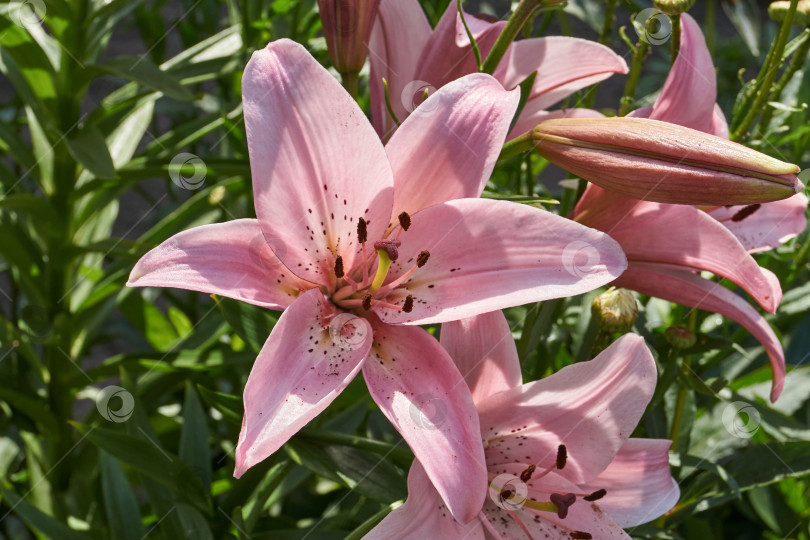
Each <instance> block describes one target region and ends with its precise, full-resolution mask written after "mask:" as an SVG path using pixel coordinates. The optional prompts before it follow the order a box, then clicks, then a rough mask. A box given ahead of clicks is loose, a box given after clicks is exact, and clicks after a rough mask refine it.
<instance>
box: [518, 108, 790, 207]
mask: <svg viewBox="0 0 810 540" xmlns="http://www.w3.org/2000/svg"><path fill="white" fill-rule="evenodd" d="M532 141H533V143H534V145H535V148H536V149H537V152H538V153H539V154H540V155H541V156H543V157H544V158H546V159H548V160H549V161H551V162H552V163H554V164H555V165H559V166H560V167H562V168H563V169H565V170H567V171H569V172H571V173H573V174H575V175H577V176H579V177H581V178H583V179H585V180H588V181H590V182H592V183H594V184H596V185H597V186H599V187H601V188H604V189H607V190H610V191H615V192H617V193H620V194H622V195H625V196H627V197H632V198H634V199H642V200H645V201H651V202H662V203H671V204H692V205H717V206H719V205H727V204H756V203H765V202H771V201H778V200H781V199H786V198H788V197H791V196H792V195H794V194H796V193H798V192H799V191H801V190H802V189H803V188H804V185H803V184H802V183H801V182H800V181H799V179H798V178H797V177H796V173H798V172H799V167H797V166H796V165H792V164H790V163H785V162H783V161H779V160H778V159H775V158H772V157H770V156H768V155H765V154H763V153H761V152H757V151H756V150H752V149H750V148H748V147H745V146H743V145H741V144H737V143H735V142H731V141H729V140H726V139H723V138H721V137H716V136H714V135H709V134H708V133H703V132H702V131H697V130H694V129H690V128H686V127H683V126H679V125H677V124H670V123H669V122H660V121H658V120H650V119H647V118H559V119H554V120H547V121H545V122H541V123H540V124H538V125H537V126H536V127H535V128H534V131H533V132H532Z"/></svg>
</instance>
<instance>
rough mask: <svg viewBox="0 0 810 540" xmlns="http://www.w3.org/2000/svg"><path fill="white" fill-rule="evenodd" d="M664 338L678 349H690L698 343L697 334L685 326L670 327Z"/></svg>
mask: <svg viewBox="0 0 810 540" xmlns="http://www.w3.org/2000/svg"><path fill="white" fill-rule="evenodd" d="M664 336H665V337H666V338H667V343H669V344H670V345H672V346H673V347H675V348H677V349H688V348H689V347H691V346H692V345H694V344H695V342H696V341H697V337H695V333H694V332H692V331H691V330H689V329H688V328H684V327H683V326H670V327H669V328H667V331H666V332H664Z"/></svg>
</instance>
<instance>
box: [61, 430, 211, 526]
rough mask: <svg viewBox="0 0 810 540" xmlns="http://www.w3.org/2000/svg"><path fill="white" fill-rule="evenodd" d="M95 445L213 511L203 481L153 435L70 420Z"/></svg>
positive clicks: (195, 503) (205, 508)
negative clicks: (130, 432) (127, 432)
mask: <svg viewBox="0 0 810 540" xmlns="http://www.w3.org/2000/svg"><path fill="white" fill-rule="evenodd" d="M71 424H72V425H73V426H74V427H76V429H78V430H79V431H80V432H81V433H82V434H84V435H85V436H86V437H87V438H88V439H89V440H90V441H91V442H92V443H93V444H95V445H96V446H98V447H99V448H101V449H102V450H105V451H106V452H109V453H110V454H111V455H113V456H115V457H116V458H118V459H119V460H120V461H123V462H124V463H126V464H128V465H130V466H131V467H133V468H135V469H137V470H138V471H140V472H142V473H144V474H145V475H147V476H149V477H150V478H152V479H154V480H156V481H157V482H159V483H160V484H163V485H164V486H166V487H167V488H169V489H170V490H171V491H172V492H174V493H176V494H177V495H178V496H179V497H181V498H182V499H183V500H185V501H187V502H189V503H190V504H192V505H193V506H194V507H195V508H198V509H200V510H202V511H203V512H206V513H210V508H211V499H210V497H209V494H208V490H206V489H205V488H204V487H203V485H202V482H201V481H200V479H199V478H197V475H196V474H194V472H193V471H192V470H191V469H189V468H188V467H187V466H186V465H185V464H184V463H183V462H182V461H181V460H180V459H179V458H178V457H177V456H175V455H172V454H170V453H169V452H167V451H166V450H164V449H163V448H160V446H158V443H157V441H156V440H154V439H153V438H150V437H147V436H146V435H145V434H143V433H142V436H141V437H135V436H132V435H128V434H126V433H123V432H120V431H113V430H110V429H106V428H99V427H94V426H87V425H84V424H80V423H78V422H71Z"/></svg>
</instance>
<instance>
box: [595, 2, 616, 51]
mask: <svg viewBox="0 0 810 540" xmlns="http://www.w3.org/2000/svg"><path fill="white" fill-rule="evenodd" d="M618 3H619V0H607V1H606V2H605V18H604V20H603V21H602V32H601V33H600V34H599V43H601V44H602V45H607V44H608V43H609V42H610V38H611V37H612V35H613V19H614V17H615V16H616V4H618Z"/></svg>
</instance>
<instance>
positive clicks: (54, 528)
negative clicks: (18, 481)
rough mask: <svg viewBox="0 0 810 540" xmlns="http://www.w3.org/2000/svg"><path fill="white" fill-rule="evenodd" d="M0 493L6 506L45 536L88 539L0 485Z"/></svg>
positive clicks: (78, 539)
mask: <svg viewBox="0 0 810 540" xmlns="http://www.w3.org/2000/svg"><path fill="white" fill-rule="evenodd" d="M0 493H2V494H3V498H4V499H5V500H6V502H7V504H8V506H10V507H11V508H13V509H14V513H15V514H17V515H18V516H20V519H22V520H23V521H24V522H25V523H26V525H28V526H29V527H31V528H32V529H35V530H37V531H39V532H40V533H42V534H43V535H45V537H47V538H59V539H60V540H61V539H64V540H88V539H89V538H90V536H88V535H85V534H82V533H80V532H78V531H75V530H73V529H71V528H70V527H68V526H67V525H65V524H63V523H60V522H59V521H57V520H55V519H54V518H52V517H51V516H49V515H47V514H45V513H44V512H43V511H42V510H40V509H39V508H37V507H35V506H33V505H32V504H30V503H28V502H27V501H26V500H25V499H23V498H21V497H20V496H19V495H17V494H16V493H14V492H13V491H9V490H7V489H5V488H2V487H0Z"/></svg>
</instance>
